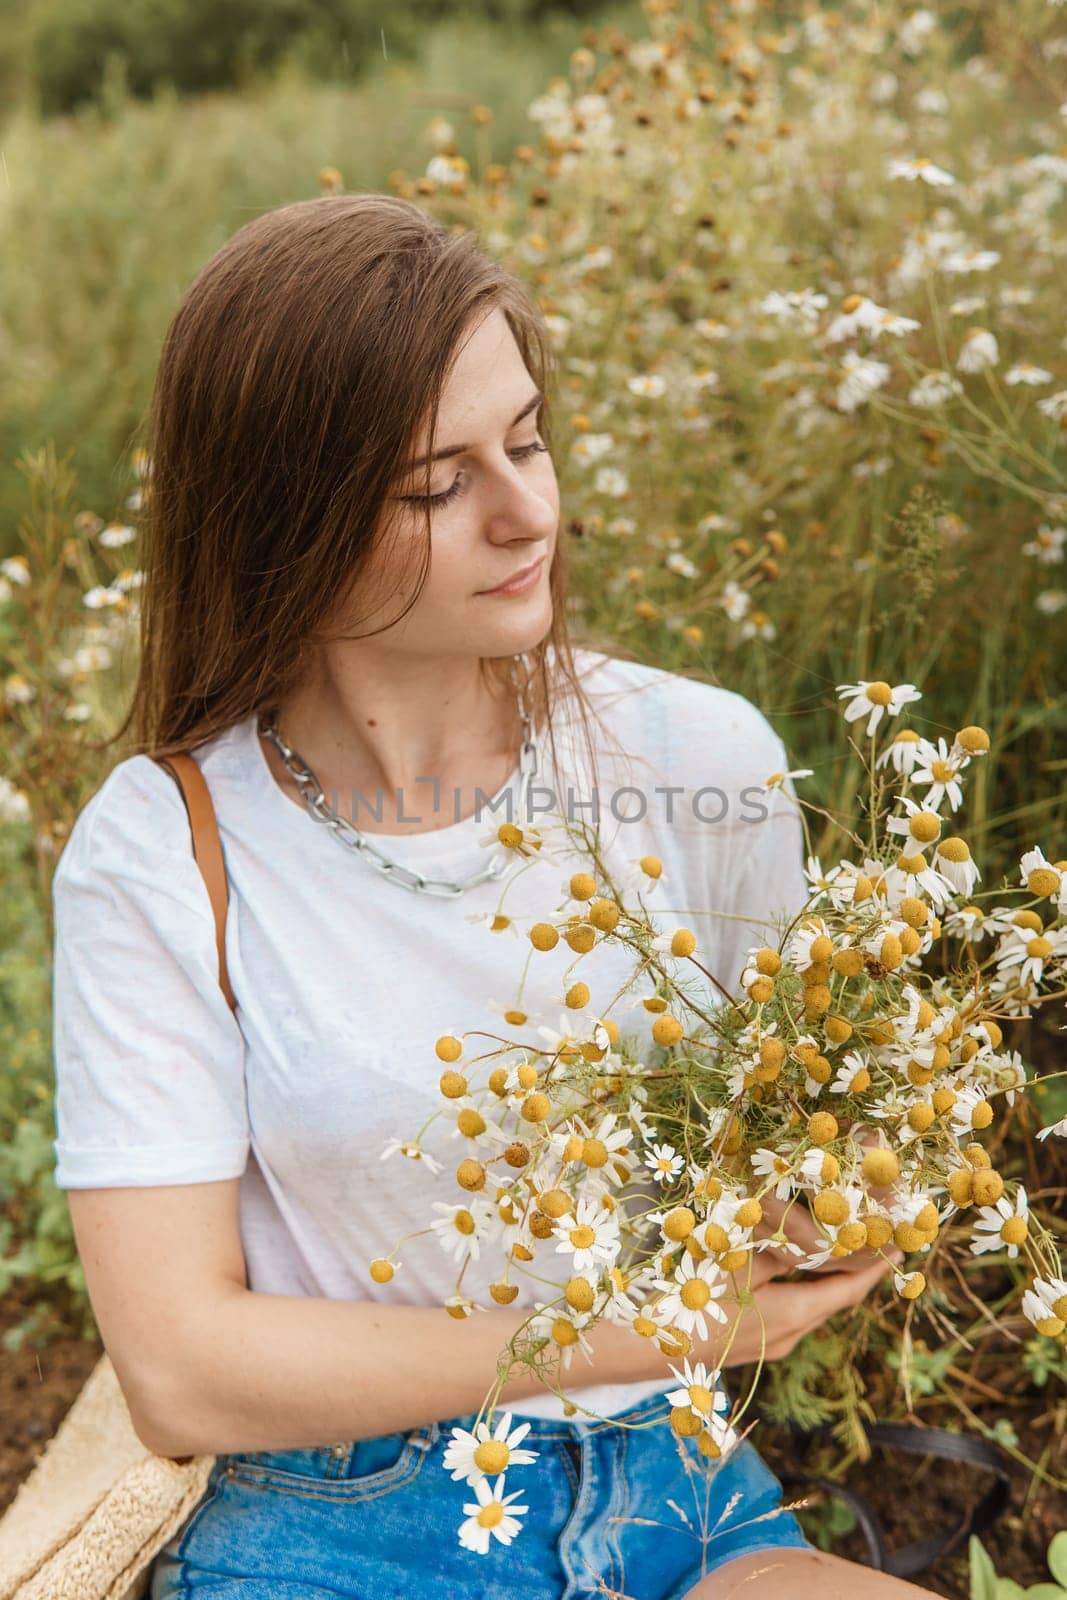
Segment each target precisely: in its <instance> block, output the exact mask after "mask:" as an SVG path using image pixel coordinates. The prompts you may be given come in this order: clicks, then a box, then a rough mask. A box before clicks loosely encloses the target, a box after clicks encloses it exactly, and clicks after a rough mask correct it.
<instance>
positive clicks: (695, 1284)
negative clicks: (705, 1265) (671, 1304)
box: [679, 1278, 711, 1311]
mask: <svg viewBox="0 0 1067 1600" xmlns="http://www.w3.org/2000/svg"><path fill="white" fill-rule="evenodd" d="M679 1298H680V1299H681V1302H682V1304H683V1306H685V1308H686V1310H688V1311H700V1310H701V1309H702V1308H703V1307H704V1306H706V1305H707V1303H708V1301H709V1300H710V1299H711V1290H710V1289H709V1288H708V1286H707V1284H706V1283H705V1282H704V1280H703V1278H690V1279H689V1280H688V1282H686V1283H683V1284H682V1289H681V1295H680V1297H679Z"/></svg>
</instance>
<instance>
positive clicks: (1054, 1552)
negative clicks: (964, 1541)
mask: <svg viewBox="0 0 1067 1600" xmlns="http://www.w3.org/2000/svg"><path fill="white" fill-rule="evenodd" d="M968 1552H969V1556H970V1575H971V1600H1067V1532H1063V1533H1057V1534H1054V1535H1053V1538H1052V1541H1051V1543H1050V1544H1049V1547H1048V1568H1049V1571H1050V1572H1051V1573H1052V1576H1053V1579H1054V1580H1055V1581H1054V1582H1053V1583H1034V1584H1031V1585H1030V1586H1029V1588H1025V1589H1024V1588H1023V1586H1022V1585H1021V1584H1019V1583H1016V1582H1015V1581H1014V1580H1013V1579H1012V1578H1001V1577H998V1576H997V1571H996V1568H995V1567H994V1566H993V1563H992V1561H991V1560H990V1557H989V1552H988V1551H987V1550H986V1548H985V1546H984V1545H983V1544H982V1542H981V1540H980V1539H977V1538H975V1537H974V1535H973V1534H972V1536H971V1538H970V1540H969V1541H968Z"/></svg>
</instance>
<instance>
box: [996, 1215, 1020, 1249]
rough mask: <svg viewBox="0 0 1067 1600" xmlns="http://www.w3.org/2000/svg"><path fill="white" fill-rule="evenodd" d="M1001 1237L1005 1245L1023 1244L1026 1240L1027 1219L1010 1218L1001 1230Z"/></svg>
mask: <svg viewBox="0 0 1067 1600" xmlns="http://www.w3.org/2000/svg"><path fill="white" fill-rule="evenodd" d="M1000 1237H1001V1238H1002V1239H1003V1240H1004V1243H1005V1244H1022V1242H1023V1240H1024V1239H1025V1238H1026V1219H1025V1217H1009V1218H1008V1220H1007V1222H1006V1223H1005V1224H1004V1226H1003V1227H1002V1228H1001V1230H1000Z"/></svg>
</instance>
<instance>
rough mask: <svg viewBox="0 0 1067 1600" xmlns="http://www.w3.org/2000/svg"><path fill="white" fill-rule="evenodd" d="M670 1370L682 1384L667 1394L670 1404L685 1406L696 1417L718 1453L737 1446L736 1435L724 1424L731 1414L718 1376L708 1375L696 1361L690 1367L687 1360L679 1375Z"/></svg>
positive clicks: (672, 1368)
mask: <svg viewBox="0 0 1067 1600" xmlns="http://www.w3.org/2000/svg"><path fill="white" fill-rule="evenodd" d="M671 1371H672V1372H673V1374H674V1376H675V1377H676V1378H677V1379H678V1382H679V1383H680V1384H681V1385H682V1387H681V1388H680V1389H669V1390H668V1391H667V1399H668V1400H669V1401H670V1403H671V1405H672V1406H685V1407H686V1408H687V1409H688V1410H689V1411H691V1412H692V1413H693V1415H694V1416H695V1417H698V1418H699V1419H700V1421H701V1422H702V1423H703V1424H704V1428H705V1431H706V1432H708V1433H710V1434H711V1436H712V1438H713V1439H714V1441H715V1443H716V1444H717V1445H718V1447H719V1450H720V1451H725V1450H727V1449H728V1448H729V1447H730V1445H732V1444H734V1443H736V1440H737V1434H736V1433H735V1431H734V1429H733V1428H731V1427H730V1424H729V1423H728V1422H727V1421H726V1417H727V1415H728V1414H729V1411H730V1397H729V1395H728V1394H726V1393H725V1391H724V1390H723V1389H721V1388H720V1387H719V1381H718V1379H719V1374H718V1373H717V1372H709V1371H708V1369H707V1367H706V1366H705V1364H704V1362H703V1361H698V1362H697V1363H696V1366H690V1364H689V1358H688V1357H686V1359H685V1362H684V1364H683V1367H682V1371H681V1372H679V1371H678V1368H677V1367H674V1366H672V1367H671Z"/></svg>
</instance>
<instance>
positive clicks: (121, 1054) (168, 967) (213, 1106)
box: [52, 755, 249, 1189]
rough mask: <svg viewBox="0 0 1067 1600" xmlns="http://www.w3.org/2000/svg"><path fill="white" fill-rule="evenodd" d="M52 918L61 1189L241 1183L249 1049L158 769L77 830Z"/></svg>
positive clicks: (55, 885) (93, 802) (85, 817)
mask: <svg viewBox="0 0 1067 1600" xmlns="http://www.w3.org/2000/svg"><path fill="white" fill-rule="evenodd" d="M52 903H53V909H54V915H55V945H54V965H53V1039H54V1054H55V1075H56V1098H55V1117H56V1131H57V1134H58V1137H57V1138H56V1140H55V1141H54V1145H53V1148H54V1151H55V1154H56V1169H55V1182H56V1184H57V1186H58V1187H59V1188H61V1189H72V1188H104V1187H108V1186H111V1185H119V1186H121V1185H151V1184H173V1183H198V1182H206V1181H210V1180H213V1179H221V1178H234V1177H239V1176H240V1175H241V1173H242V1172H243V1171H244V1168H245V1164H246V1161H247V1157H248V1149H249V1130H248V1116H247V1108H246V1095H245V1074H244V1063H245V1045H244V1039H243V1036H242V1034H241V1030H240V1027H239V1025H238V1023H237V1020H236V1018H235V1017H234V1015H233V1013H232V1011H231V1010H230V1007H229V1005H228V1003H227V1001H226V997H225V996H224V994H223V993H222V990H221V988H220V986H219V974H218V952H217V948H216V943H215V923H214V916H213V913H212V909H211V902H210V900H209V898H208V893H207V888H206V886H205V884H204V881H203V878H202V877H201V874H200V869H199V868H198V866H197V864H196V860H195V857H194V856H193V852H192V840H191V837H190V832H189V822H188V817H187V815H186V811H185V805H184V802H183V800H182V797H181V794H180V793H179V791H178V788H177V785H176V784H175V782H174V780H173V778H172V777H171V776H170V775H169V773H167V772H165V771H164V770H163V768H162V767H160V766H158V765H157V763H156V762H154V761H152V760H151V759H150V758H149V757H148V756H143V755H138V756H133V757H131V758H129V759H128V760H126V761H123V762H120V763H119V765H118V766H117V767H115V768H114V770H113V771H112V772H111V773H110V774H109V776H108V777H107V779H106V780H105V782H104V783H103V785H102V786H101V787H100V789H98V790H97V792H96V793H95V794H94V795H93V796H92V798H91V799H90V801H89V803H88V804H87V805H86V806H85V807H84V808H83V810H82V811H81V813H80V814H79V816H78V817H77V819H76V821H75V824H74V827H73V829H72V830H71V834H70V837H69V839H68V840H67V843H66V846H65V848H64V850H63V852H62V855H61V856H60V859H59V862H58V865H57V867H56V871H55V875H54V877H53V880H52ZM231 915H232V910H231Z"/></svg>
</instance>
